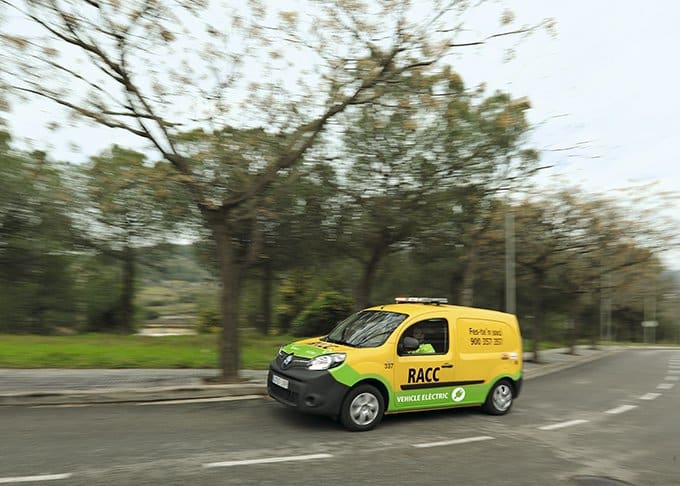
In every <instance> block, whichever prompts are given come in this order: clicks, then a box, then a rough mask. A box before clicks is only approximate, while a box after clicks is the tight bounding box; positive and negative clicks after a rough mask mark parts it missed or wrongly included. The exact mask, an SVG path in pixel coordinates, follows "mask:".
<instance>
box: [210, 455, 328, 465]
mask: <svg viewBox="0 0 680 486" xmlns="http://www.w3.org/2000/svg"><path fill="white" fill-rule="evenodd" d="M331 457H333V456H332V455H331V454H308V455H306V456H286V457H264V458H262V459H246V460H242V461H224V462H209V463H207V464H203V467H232V466H249V465H251V464H273V463H276V462H290V461H311V460H313V459H328V458H331Z"/></svg>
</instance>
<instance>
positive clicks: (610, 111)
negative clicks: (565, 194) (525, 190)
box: [458, 0, 680, 269]
mask: <svg viewBox="0 0 680 486" xmlns="http://www.w3.org/2000/svg"><path fill="white" fill-rule="evenodd" d="M513 9H514V12H515V14H516V17H517V19H518V20H519V21H520V22H522V23H526V24H528V25H534V24H538V23H539V22H540V21H541V20H542V19H545V18H547V17H551V18H553V19H555V21H556V35H555V36H553V37H551V36H550V35H548V34H545V33H536V34H534V35H532V36H531V37H529V38H528V39H524V40H522V41H519V42H516V41H512V42H511V43H510V42H509V41H504V44H503V45H500V44H501V43H500V42H495V41H494V44H496V45H494V46H490V45H487V46H486V47H484V48H480V49H476V52H466V53H464V54H463V55H462V57H461V59H460V60H459V64H458V69H459V70H460V71H461V72H462V73H463V76H464V78H465V79H466V80H467V82H468V83H477V82H483V81H486V82H487V83H488V84H489V87H493V88H500V89H504V90H509V91H510V92H512V93H513V94H514V95H516V96H527V97H528V98H529V99H530V100H531V103H532V107H533V108H532V110H531V114H530V119H531V121H532V122H533V123H534V124H535V125H537V128H536V130H535V132H534V133H533V135H532V140H533V142H534V143H535V144H536V145H537V147H538V148H539V149H542V150H543V154H542V159H543V162H544V163H548V164H551V165H554V168H553V169H550V170H548V171H546V172H547V174H546V175H548V174H560V175H563V179H567V180H570V181H574V182H576V183H578V185H580V186H581V187H583V188H585V189H587V190H589V191H597V192H606V193H607V194H617V193H618V192H617V191H616V189H621V188H626V187H631V186H640V185H644V184H650V183H656V186H655V187H657V188H658V190H659V191H664V190H669V191H676V192H677V193H678V194H680V155H679V153H680V152H679V148H678V146H677V145H676V144H678V143H679V142H680V97H679V96H678V89H679V87H680V61H679V59H680V55H679V54H678V53H677V49H678V48H679V47H680V28H679V23H680V2H675V1H671V0H668V1H655V2H640V1H631V0H623V1H617V2H611V1H609V2H603V1H600V2H593V1H586V0H578V1H547V0H535V1H529V0H523V1H519V2H513ZM508 46H514V47H515V56H514V58H513V60H512V61H510V62H503V57H502V50H503V48H505V47H508ZM574 146H578V147H579V148H577V149H574V150H567V151H551V149H552V150H554V149H563V148H568V147H574ZM650 199H652V200H651V201H650V202H651V203H652V204H656V203H657V202H658V201H653V198H650ZM664 206H665V208H666V209H665V210H666V212H667V214H669V215H672V216H673V217H674V220H675V224H674V228H672V230H673V231H674V232H675V233H676V234H677V233H678V232H680V202H679V201H678V200H677V199H676V200H675V202H674V203H670V204H669V203H664ZM665 259H666V261H667V263H668V264H669V265H671V266H672V267H674V268H675V269H680V252H677V251H676V252H673V253H671V254H669V255H666V258H665Z"/></svg>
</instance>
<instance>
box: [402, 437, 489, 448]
mask: <svg viewBox="0 0 680 486" xmlns="http://www.w3.org/2000/svg"><path fill="white" fill-rule="evenodd" d="M491 439H493V437H489V436H488V435H480V436H477V437H466V438H465V439H453V440H443V441H441V442H424V443H422V444H412V445H413V447H419V448H426V447H440V446H448V445H456V444H467V443H468V442H479V441H481V440H491Z"/></svg>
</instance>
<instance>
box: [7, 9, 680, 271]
mask: <svg viewBox="0 0 680 486" xmlns="http://www.w3.org/2000/svg"><path fill="white" fill-rule="evenodd" d="M511 4H512V8H513V9H514V13H515V15H516V18H517V22H518V24H526V25H535V24H538V23H540V22H541V21H542V20H543V19H545V18H553V19H554V20H555V21H556V35H554V36H551V35H549V34H547V33H546V32H543V31H539V32H537V33H535V34H533V35H532V36H530V37H528V38H526V39H521V40H519V39H517V38H513V39H500V40H499V39H496V40H493V41H491V42H489V43H488V44H487V45H485V46H483V47H473V48H464V49H461V50H460V52H461V54H460V55H459V56H458V57H455V58H453V59H452V63H453V64H454V68H455V69H456V70H458V71H459V72H460V73H461V74H462V76H463V78H464V80H465V82H466V83H467V84H468V85H469V86H473V85H476V84H479V83H481V82H485V83H486V84H487V85H488V87H489V88H490V89H502V90H506V91H510V92H511V93H512V94H513V95H515V96H527V97H528V98H529V99H530V101H531V103H532V107H533V108H532V110H531V112H530V120H531V121H532V123H533V124H534V125H535V126H536V128H535V129H534V131H533V134H532V140H531V142H532V144H533V145H534V146H535V147H537V148H539V149H541V150H542V151H543V152H542V159H543V162H544V163H546V164H550V165H552V166H553V168H552V169H549V170H547V171H546V173H545V174H544V176H543V177H545V178H546V180H547V179H548V176H551V175H554V174H559V175H562V176H563V178H564V179H566V180H569V181H571V182H572V183H576V184H578V185H580V186H582V187H584V188H585V189H587V190H589V191H598V192H607V193H611V194H614V193H616V191H615V190H616V189H620V188H624V187H630V186H632V185H640V184H644V183H651V182H657V183H658V187H659V190H673V191H678V193H680V160H679V159H680V156H679V155H678V149H677V148H676V146H675V143H677V142H678V141H680V136H679V134H680V97H679V96H678V90H679V88H680V62H679V61H678V59H680V55H679V54H678V53H677V52H676V50H677V48H678V47H680V2H676V1H672V0H664V1H660V0H657V1H655V2H641V1H639V0H638V1H631V0H622V1H616V2H614V1H606V2H605V1H600V2H593V1H587V0H575V1H574V0H572V1H565V0H559V1H558V0H521V1H515V2H511ZM494 8H496V9H497V5H496V4H494V3H492V4H491V5H490V7H489V10H488V11H485V10H481V11H480V13H479V15H480V19H483V20H481V21H479V22H470V23H469V25H470V26H471V28H472V27H473V26H474V27H475V28H479V30H478V31H472V32H470V33H469V37H468V38H467V39H462V38H461V39H460V40H478V39H479V38H480V36H481V37H483V36H484V35H487V34H489V33H493V29H496V30H495V31H496V32H497V31H498V30H497V25H498V22H497V20H498V15H497V11H496V12H494V11H493V9H494ZM472 20H474V18H473V19H472ZM508 47H514V49H515V56H514V58H513V59H512V60H510V61H507V60H505V59H504V55H505V51H506V49H507V48H508ZM23 108H24V109H22V110H21V111H20V112H17V113H15V115H14V116H12V117H11V118H10V120H9V122H10V129H11V132H12V134H13V135H15V136H17V137H27V138H30V139H32V140H33V141H34V144H35V146H36V147H44V148H46V147H50V150H49V151H50V154H51V155H52V156H53V157H55V158H59V159H64V160H74V159H82V158H83V157H84V156H89V155H92V154H94V153H97V152H99V151H101V150H103V149H105V148H107V147H108V146H110V145H111V143H114V142H116V143H120V144H123V145H126V146H129V147H132V148H141V144H140V143H139V142H138V141H134V140H132V139H131V138H130V137H128V136H126V135H124V134H122V133H119V134H116V133H113V132H112V131H106V133H105V134H103V132H102V131H101V130H98V129H94V128H80V129H78V130H75V129H62V130H60V131H57V132H49V131H47V130H45V129H43V128H42V126H41V125H42V123H40V122H39V120H47V119H50V118H52V115H51V113H54V112H55V111H56V110H55V109H54V107H51V106H47V105H39V104H37V103H36V104H33V105H31V109H30V110H28V109H26V107H23ZM72 142H76V143H77V144H78V145H80V147H81V148H82V153H80V154H78V155H74V153H73V152H72V150H71V148H70V144H71V143H72ZM569 147H577V148H574V149H572V150H566V151H562V149H565V148H569ZM666 211H668V214H672V215H674V216H675V218H676V222H677V224H676V225H675V231H676V232H678V231H680V229H679V228H680V203H678V202H677V201H676V202H675V203H674V204H672V205H667V208H666ZM666 261H667V263H668V264H669V265H670V266H672V267H674V268H676V269H680V254H679V253H678V252H675V253H673V254H670V255H668V256H667V257H666Z"/></svg>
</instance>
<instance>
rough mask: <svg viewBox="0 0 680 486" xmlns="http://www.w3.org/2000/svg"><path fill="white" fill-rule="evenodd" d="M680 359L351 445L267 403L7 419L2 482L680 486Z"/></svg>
mask: <svg viewBox="0 0 680 486" xmlns="http://www.w3.org/2000/svg"><path fill="white" fill-rule="evenodd" d="M679 404H680V351H677V350H676V351H670V350H638V351H626V352H623V353H619V354H616V355H613V356H609V357H606V358H603V359H601V360H599V361H596V362H592V363H589V364H586V365H584V366H579V367H576V368H572V369H569V370H564V371H561V372H558V373H555V374H551V375H547V376H543V377H539V378H536V379H534V380H531V381H529V382H527V383H526V384H525V388H524V389H523V391H522V395H521V396H520V398H519V400H517V402H516V403H515V406H514V408H513V410H512V412H511V413H510V414H509V415H506V416H504V417H491V416H487V415H485V414H483V413H481V412H479V411H477V410H474V409H458V410H446V411H438V412H429V413H414V414H406V415H395V416H387V417H385V419H384V421H383V423H382V424H381V425H380V426H379V427H378V428H377V429H375V430H373V431H371V432H366V433H350V432H346V431H345V430H343V429H342V428H341V427H340V426H339V425H338V424H336V423H334V422H332V421H330V420H328V419H325V418H322V417H315V416H308V415H301V414H298V413H296V412H294V411H291V410H288V409H286V408H284V407H282V406H280V405H279V404H277V403H275V402H272V401H270V400H268V399H256V400H252V399H251V400H239V401H211V402H202V403H178V404H167V403H166V404H146V405H135V404H119V405H90V406H84V407H34V408H30V407H3V408H2V409H0V433H1V435H0V437H1V443H0V484H12V483H13V482H14V483H17V482H19V481H28V480H34V481H32V482H28V483H27V482H22V484H49V485H52V484H54V485H57V486H59V485H61V484H64V485H114V484H115V485H137V484H162V485H186V484H192V485H193V484H204V485H211V484H276V485H287V484H331V483H336V484H337V483H340V484H372V485H382V484H385V485H387V484H389V485H397V484H399V485H402V484H414V485H416V484H417V485H430V484H432V485H450V484H484V485H487V484H490V485H495V484H499V485H503V484H513V485H516V484H520V485H532V484H536V485H545V484H576V485H593V486H597V485H603V484H616V483H613V482H611V481H609V482H607V481H605V479H603V478H610V479H616V480H619V481H625V482H627V483H629V484H636V485H673V484H680V408H679V407H678V405H679Z"/></svg>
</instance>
